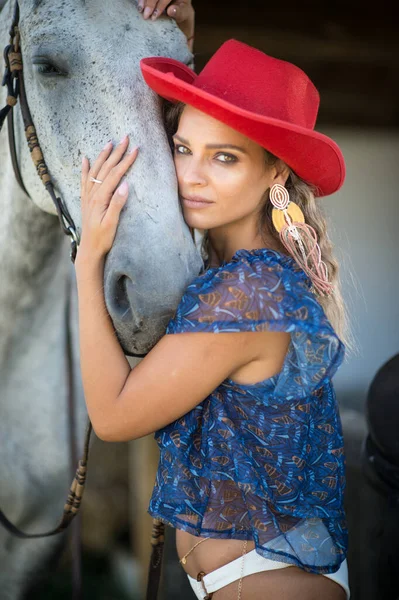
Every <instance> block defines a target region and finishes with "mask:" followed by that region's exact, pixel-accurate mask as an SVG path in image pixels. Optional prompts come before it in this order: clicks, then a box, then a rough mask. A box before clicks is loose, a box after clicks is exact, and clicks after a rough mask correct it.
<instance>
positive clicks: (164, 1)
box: [138, 0, 195, 50]
mask: <svg viewBox="0 0 399 600" xmlns="http://www.w3.org/2000/svg"><path fill="white" fill-rule="evenodd" d="M138 9H139V11H140V12H142V13H143V16H144V19H149V18H151V20H153V21H155V20H156V19H157V18H158V17H160V16H161V15H162V14H163V13H164V12H165V14H167V15H168V17H171V18H172V19H174V20H175V21H176V23H177V25H178V26H179V27H180V29H181V30H182V32H183V33H184V35H185V36H186V38H187V42H188V45H189V48H190V50H192V49H193V42H194V27H195V11H194V7H193V5H192V0H173V2H171V1H170V0H138ZM165 9H166V10H165Z"/></svg>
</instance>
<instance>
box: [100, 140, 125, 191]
mask: <svg viewBox="0 0 399 600" xmlns="http://www.w3.org/2000/svg"><path fill="white" fill-rule="evenodd" d="M128 145H129V138H128V136H127V135H125V137H124V138H122V139H121V141H120V142H119V144H117V146H115V148H114V149H113V151H112V152H111V154H110V155H109V156H108V158H107V160H106V161H105V162H104V163H103V164H102V166H101V168H100V170H99V171H98V173H97V176H96V179H98V180H99V181H104V179H105V178H106V177H107V175H108V173H109V172H110V171H111V169H113V168H114V167H115V166H116V165H117V164H118V163H119V162H120V160H121V159H122V157H123V155H124V154H125V152H126V149H127V147H128ZM94 185H95V184H94Z"/></svg>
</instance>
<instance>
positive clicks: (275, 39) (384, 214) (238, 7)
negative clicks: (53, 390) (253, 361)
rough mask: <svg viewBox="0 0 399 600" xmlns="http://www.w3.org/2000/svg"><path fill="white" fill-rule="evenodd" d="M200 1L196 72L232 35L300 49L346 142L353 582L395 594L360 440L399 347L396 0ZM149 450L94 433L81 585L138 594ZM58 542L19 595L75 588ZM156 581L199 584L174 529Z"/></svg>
mask: <svg viewBox="0 0 399 600" xmlns="http://www.w3.org/2000/svg"><path fill="white" fill-rule="evenodd" d="M194 6H195V10H196V39H195V47H194V51H195V63H196V70H197V72H198V71H199V70H201V69H202V67H203V66H204V65H205V63H206V62H207V61H208V59H209V58H210V57H211V55H212V54H213V53H214V51H215V50H216V49H217V48H218V47H219V46H220V45H221V44H222V43H223V42H224V41H225V40H227V39H229V38H236V39H238V40H241V41H243V42H247V43H248V44H250V45H253V46H255V47H257V48H259V49H260V50H262V51H264V52H266V53H267V54H271V55H273V56H276V57H278V58H281V59H286V60H288V61H291V62H294V63H295V64H296V65H298V66H299V67H301V68H302V69H303V70H304V71H305V72H306V73H307V74H308V75H309V76H310V78H311V79H312V80H313V82H314V83H315V85H316V87H317V88H318V90H319V92H320V96H321V106H320V112H319V119H318V122H317V125H316V129H317V130H318V131H320V132H323V133H325V134H327V135H329V136H330V137H332V138H333V139H334V140H335V141H336V142H337V143H338V144H339V146H340V147H341V148H342V151H343V153H344V156H345V159H346V165H347V178H346V182H345V184H344V186H343V188H342V190H341V191H340V192H339V193H337V194H335V195H334V196H333V197H329V198H325V199H323V200H321V202H322V203H323V206H324V208H325V211H326V213H327V214H328V216H329V218H330V235H331V237H332V239H333V242H334V243H335V247H336V254H337V258H338V260H339V262H340V265H341V279H342V286H343V294H344V299H345V301H346V303H347V307H348V312H349V316H350V322H351V325H352V331H353V336H354V342H355V351H354V352H352V353H351V354H349V355H348V356H347V359H346V362H345V363H344V364H343V366H342V367H341V369H340V371H339V372H338V374H337V375H336V377H335V387H336V391H337V397H338V402H339V405H340V410H341V417H342V421H343V426H344V436H345V445H346V452H347V476H348V484H347V495H346V504H347V514H348V522H349V532H350V548H349V557H348V564H349V575H350V586H351V592H352V600H391V599H392V600H396V599H397V598H398V597H399V581H398V575H397V573H396V563H397V558H398V554H395V553H396V552H397V551H398V548H397V545H398V542H397V537H398V536H397V535H396V533H397V529H398V526H397V523H398V521H399V503H398V497H399V495H398V494H397V492H395V490H394V489H392V490H391V489H390V482H389V481H388V482H387V483H388V485H387V486H385V487H384V488H383V489H382V488H381V486H379V485H378V482H377V484H375V481H374V485H371V484H370V481H369V479H368V478H367V477H365V474H364V468H363V467H362V464H363V463H364V462H366V463H368V464H369V466H370V463H371V462H372V461H370V460H369V459H370V457H366V459H365V450H364V443H365V439H366V436H367V433H368V425H367V421H366V403H367V397H368V391H369V387H370V385H371V382H372V380H373V378H374V377H375V375H376V373H377V371H378V370H379V369H380V368H381V367H382V366H383V365H384V364H385V363H386V362H387V361H388V360H389V359H391V358H392V357H393V356H394V355H396V354H397V353H398V352H399V302H398V298H399V283H398V277H397V268H396V267H397V261H398V262H399V242H398V222H399V203H398V200H397V197H398V194H397V187H398V183H399V164H398V159H399V131H398V125H399V88H398V75H399V66H398V63H399V52H398V46H399V42H398V34H397V20H396V18H394V14H393V11H394V3H393V2H391V3H388V2H385V1H382V2H379V3H378V4H376V3H370V4H369V5H367V4H366V3H364V2H355V1H354V0H346V1H345V2H343V1H342V0H335V2H328V3H327V2H319V1H318V2H316V0H311V1H303V2H301V3H298V2H294V1H293V0H286V1H285V2H284V3H279V4H278V3H266V2H264V0H252V1H251V2H238V1H233V2H227V1H218V0H198V1H197V2H195V0H194ZM232 75H233V76H234V74H232ZM398 375H399V374H398ZM398 400H399V398H398ZM379 406H380V409H379V410H380V416H381V419H382V422H384V419H386V421H387V422H389V421H390V422H391V423H392V420H393V419H395V417H396V413H395V412H393V413H392V412H384V404H383V402H382V403H381V404H380V405H379ZM397 423H398V425H399V419H397ZM392 430H395V428H393V429H392V427H391V431H392ZM396 431H397V429H396ZM382 432H384V428H383V427H382ZM382 435H383V436H384V433H382ZM390 435H392V434H390ZM395 441H396V440H395ZM385 442H386V446H387V447H390V446H389V444H390V440H383V443H382V444H381V446H384V443H385ZM157 452H158V451H157V449H156V444H155V441H154V440H153V438H152V436H148V439H143V440H137V441H134V442H131V443H129V444H104V443H102V442H100V441H98V440H96V441H95V442H94V444H93V450H92V455H91V458H90V465H89V476H88V486H87V491H86V495H85V498H84V502H83V510H82V530H83V542H84V553H83V558H84V562H83V564H84V590H85V593H84V598H96V599H98V600H102V599H107V600H118V599H132V600H136V599H137V600H138V599H141V598H143V597H144V591H143V583H144V581H145V580H146V572H147V566H148V558H149V551H150V533H149V532H150V528H151V518H150V517H149V515H148V514H147V513H146V506H147V504H148V500H149V497H150V493H151V489H152V485H153V483H154V477H155V469H156V465H157V456H158V455H157ZM149 453H151V455H152V461H151V463H152V467H148V464H149V462H148V459H147V458H146V457H148V454H149ZM387 458H388V461H389V460H390V457H389V456H388V457H387ZM392 461H394V459H392ZM363 466H364V465H363ZM393 466H395V465H393ZM138 474H140V489H139V486H138V483H137V482H138V476H139V475H138ZM129 481H130V486H129ZM129 489H130V490H131V491H130V492H129ZM388 515H389V522H388ZM395 529H396V533H395ZM60 552H61V560H60V563H59V565H58V567H57V568H55V567H54V569H52V571H51V572H52V575H51V576H50V577H49V578H47V579H46V582H45V583H43V584H42V585H40V586H39V587H38V588H37V589H36V590H35V591H33V590H32V591H31V592H30V594H29V598H28V599H27V600H35V599H36V598H40V599H41V600H43V599H45V598H53V597H55V595H56V594H57V596H58V598H59V599H60V600H62V598H70V587H69V586H70V581H69V580H70V553H69V550H68V547H67V546H66V547H65V548H61V549H60ZM382 574H383V575H382ZM162 581H163V588H164V590H167V591H164V592H163V593H162V594H160V600H169V599H172V598H192V597H193V594H192V591H191V588H190V587H189V584H188V583H187V578H186V576H185V574H184V572H183V570H182V568H181V567H180V565H179V564H178V561H177V555H176V552H175V549H174V533H173V531H172V530H171V529H169V528H166V550H165V556H164V567H163V579H162Z"/></svg>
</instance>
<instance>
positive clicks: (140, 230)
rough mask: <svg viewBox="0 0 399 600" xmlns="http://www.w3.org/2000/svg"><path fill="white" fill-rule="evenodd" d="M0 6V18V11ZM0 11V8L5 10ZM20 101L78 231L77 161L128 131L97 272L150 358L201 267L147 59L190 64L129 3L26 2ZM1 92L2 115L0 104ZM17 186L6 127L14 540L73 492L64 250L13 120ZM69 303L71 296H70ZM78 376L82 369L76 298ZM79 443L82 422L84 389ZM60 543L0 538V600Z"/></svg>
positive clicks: (1, 478) (168, 31)
mask: <svg viewBox="0 0 399 600" xmlns="http://www.w3.org/2000/svg"><path fill="white" fill-rule="evenodd" d="M2 5H3V7H2ZM1 8H2V10H1ZM13 9H14V0H8V1H7V2H4V0H3V2H2V0H0V10H1V13H0V45H1V49H2V48H3V47H4V46H5V45H6V44H7V43H8V29H9V27H10V24H11V22H12V14H13ZM20 12H21V18H20V30H21V40H22V44H21V46H22V54H23V64H24V80H25V87H26V92H27V99H28V103H29V107H30V110H31V113H32V117H33V122H34V124H35V126H36V131H37V133H38V137H39V141H40V143H41V146H42V149H43V153H44V157H45V160H46V162H47V165H48V167H49V172H50V174H51V176H52V178H53V181H54V182H55V185H56V189H57V192H58V194H60V195H61V196H62V198H63V199H64V201H65V204H66V205H67V207H68V209H69V212H70V214H71V216H72V218H73V220H74V221H75V223H76V225H77V227H78V229H79V227H80V206H79V192H80V190H79V187H80V170H81V157H82V154H85V155H87V156H88V157H89V159H90V160H93V159H94V158H95V157H96V156H97V155H98V153H99V151H100V149H101V148H102V147H103V146H104V144H105V143H106V142H107V141H108V140H113V141H114V142H117V141H118V140H119V139H120V138H122V137H123V135H124V134H125V133H127V134H129V135H130V139H131V144H132V145H138V146H139V147H140V153H139V157H138V159H137V161H136V162H135V164H134V166H133V168H132V171H131V173H130V174H129V175H128V183H129V189H130V194H129V200H128V204H127V206H126V207H125V208H124V211H123V214H122V218H121V222H120V226H119V229H118V233H117V237H116V239H115V243H114V246H113V248H112V250H111V252H110V253H109V255H108V257H107V261H106V265H105V273H104V294H105V298H106V303H107V307H108V310H109V312H110V315H111V317H112V320H113V323H114V326H115V330H116V333H117V335H118V338H119V340H120V341H121V343H122V345H123V347H124V349H125V352H126V353H127V354H132V355H134V354H144V353H145V352H147V351H148V350H149V349H150V348H151V347H152V346H153V345H154V343H155V342H156V341H157V340H158V338H159V337H160V336H161V335H162V333H163V331H164V326H165V324H166V323H167V321H168V320H169V318H170V317H171V316H172V314H173V311H174V309H175V307H176V305H177V303H178V301H179V299H180V297H181V295H182V292H183V290H184V288H185V287H186V285H187V284H188V283H189V281H190V280H191V279H192V278H193V277H194V276H195V275H196V274H197V273H198V272H199V269H200V267H201V259H200V256H199V254H198V251H197V249H196V247H195V245H194V243H193V241H192V238H191V235H190V232H189V230H188V228H187V227H186V225H185V223H184V220H183V217H182V214H181V210H180V208H179V201H178V195H177V185H176V180H175V175H174V167H173V162H172V157H171V154H170V150H169V146H168V142H167V139H166V136H165V134H164V130H163V126H162V120H161V113H160V103H159V101H158V99H157V98H156V97H155V95H154V94H153V92H152V91H150V90H149V89H148V88H147V86H146V85H145V83H144V81H143V79H142V77H141V73H140V68H139V60H140V58H141V57H143V56H151V55H168V56H172V57H174V58H176V59H178V60H181V61H184V62H188V61H190V60H191V58H192V57H191V54H190V53H189V51H188V50H187V45H186V40H185V38H184V35H183V34H182V33H181V32H180V30H179V29H178V28H177V26H176V25H175V24H174V23H173V22H171V21H170V20H169V19H167V18H161V19H159V20H158V21H157V22H156V23H153V22H148V21H145V20H144V19H143V18H142V16H141V15H140V14H139V12H138V11H137V6H136V2H135V1H133V0H102V1H101V2H99V1H98V0H86V2H84V1H82V0H68V2H64V1H61V0H21V1H20ZM5 96H6V94H5V92H4V93H3V92H1V97H0V101H1V106H0V108H1V107H2V106H4V105H5ZM14 114H15V121H16V123H15V129H16V147H17V155H18V161H19V165H20V169H21V173H22V178H23V181H24V184H25V187H26V189H27V190H28V191H29V194H30V196H31V198H32V199H33V202H32V201H31V200H30V199H29V198H28V197H27V196H26V195H25V194H24V193H23V192H22V191H21V189H20V188H19V186H18V184H17V182H16V180H15V177H14V173H13V169H12V166H11V161H10V156H9V152H8V144H7V135H6V129H7V127H6V126H5V127H4V128H3V132H2V134H1V137H0V508H1V509H2V510H3V511H4V513H5V514H6V515H7V517H8V518H9V519H10V520H11V521H12V522H13V523H14V524H15V525H17V526H18V527H19V528H21V529H23V530H25V531H28V532H37V531H42V530H48V529H51V528H53V527H54V525H55V524H56V523H57V522H58V518H59V516H60V512H62V508H63V504H64V500H65V492H66V491H67V489H68V487H69V483H70V478H69V472H68V468H69V464H68V463H69V452H68V428H67V406H66V404H67V402H66V395H67V381H66V369H65V343H64V340H65V329H66V328H65V320H64V308H65V301H66V281H67V277H68V275H69V274H70V271H71V266H70V263H69V256H68V246H69V243H68V242H67V241H66V239H65V238H64V235H63V234H62V232H61V230H60V227H59V223H58V219H57V218H56V217H55V209H54V206H53V204H52V202H51V199H50V197H49V195H48V194H47V192H46V190H45V189H44V187H43V185H42V183H41V182H40V180H39V177H38V176H37V174H36V171H35V169H34V166H33V163H32V161H31V158H30V156H29V150H28V147H27V145H26V141H25V138H24V133H23V124H22V119H21V117H20V113H19V106H18V105H17V106H16V108H15V109H14ZM74 293H76V290H75V289H74ZM73 307H74V313H73V328H74V336H73V348H74V363H75V371H79V357H78V342H77V335H76V334H77V319H76V316H77V315H76V297H75V302H73ZM76 387H77V392H78V395H79V406H78V424H79V425H78V429H79V431H78V438H79V440H80V443H81V442H82V438H83V433H84V427H85V423H86V412H85V407H84V401H83V396H82V393H81V382H80V381H79V380H78V381H77V382H76ZM55 545H56V540H55V539H54V538H47V539H41V540H26V541H25V540H19V539H17V538H14V537H12V536H11V535H9V534H8V533H6V532H5V530H4V529H2V528H1V526H0V595H1V598H2V600H17V599H18V598H20V597H21V595H22V594H23V591H24V589H25V588H26V585H27V579H28V578H29V576H30V575H31V574H32V573H34V572H35V571H37V569H38V568H40V567H41V565H43V563H44V561H45V559H46V558H47V557H48V556H50V555H51V554H52V552H53V550H54V548H55Z"/></svg>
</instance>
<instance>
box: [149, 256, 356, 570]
mask: <svg viewBox="0 0 399 600" xmlns="http://www.w3.org/2000/svg"><path fill="white" fill-rule="evenodd" d="M264 330H271V331H285V332H289V333H290V334H291V341H290V345H289V348H288V352H287V355H286V357H285V361H284V364H283V367H282V369H281V371H280V372H279V373H278V374H277V375H274V376H273V377H270V378H268V379H265V380H264V381H260V382H258V383H255V384H245V385H244V384H239V383H236V382H234V381H233V380H232V379H229V378H228V379H226V380H224V381H223V382H222V383H221V384H220V385H219V386H218V387H217V389H215V390H214V392H213V393H212V394H210V395H209V396H208V397H207V398H205V399H204V400H203V401H202V402H201V403H200V404H199V405H198V406H196V407H195V408H194V409H192V410H191V411H190V412H188V413H187V414H186V415H184V416H183V417H181V418H180V419H178V420H177V421H175V422H173V423H171V424H170V425H168V426H166V427H164V428H162V429H160V430H158V431H156V432H155V439H156V441H157V443H158V445H159V449H160V460H159V467H158V471H157V475H156V481H155V486H154V489H153V493H152V497H151V499H150V504H149V509H148V512H149V514H150V515H151V516H153V517H156V518H158V519H160V520H162V521H163V522H164V523H166V524H168V525H171V526H172V527H177V528H179V529H183V530H186V531H188V532H190V533H192V534H193V535H196V536H204V537H213V538H234V539H252V540H254V542H255V547H256V551H257V552H258V553H259V554H260V555H262V556H264V557H266V558H269V559H272V560H273V559H274V560H278V561H282V562H287V563H292V564H294V565H297V566H299V567H301V568H303V569H304V570H306V571H309V572H313V573H332V572H335V571H336V570H337V569H338V568H339V566H340V563H341V562H342V561H343V560H344V559H345V557H346V552H347V529H346V521H345V513H344V508H343V493H344V488H345V459H344V448H343V437H342V428H341V421H340V417H339V409H338V405H337V401H336V397H335V393H334V389H333V386H332V384H331V377H332V376H333V375H334V373H335V371H336V370H337V368H338V366H339V365H340V364H341V362H342V360H343V356H344V346H343V344H342V342H341V341H340V340H339V338H338V337H337V335H336V334H335V332H334V330H333V329H332V326H331V324H330V323H329V321H328V320H327V317H326V316H325V313H324V311H323V309H322V308H321V306H320V304H319V303H318V301H317V299H316V297H315V295H314V294H313V292H312V291H311V283H310V280H309V279H308V277H307V276H306V274H305V273H304V271H302V269H301V268H300V267H299V266H298V265H297V264H296V262H295V261H294V259H292V258H291V257H289V256H286V255H285V254H282V253H280V252H276V251H274V250H269V249H258V250H251V251H248V250H238V252H236V253H235V254H234V256H233V257H232V259H231V261H229V262H225V263H223V264H222V265H221V266H220V267H215V268H210V269H208V270H206V271H205V272H203V273H202V274H200V275H199V276H197V277H196V278H195V279H194V281H193V282H192V283H191V284H190V285H189V286H188V288H187V289H186V292H185V293H184V295H183V297H182V299H181V302H180V304H179V306H178V308H177V311H176V314H175V316H174V318H173V319H171V321H170V322H169V324H168V326H167V330H166V333H169V334H175V333H181V332H187V331H189V332H193V331H208V332H214V333H218V332H228V331H230V332H238V331H264Z"/></svg>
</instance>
